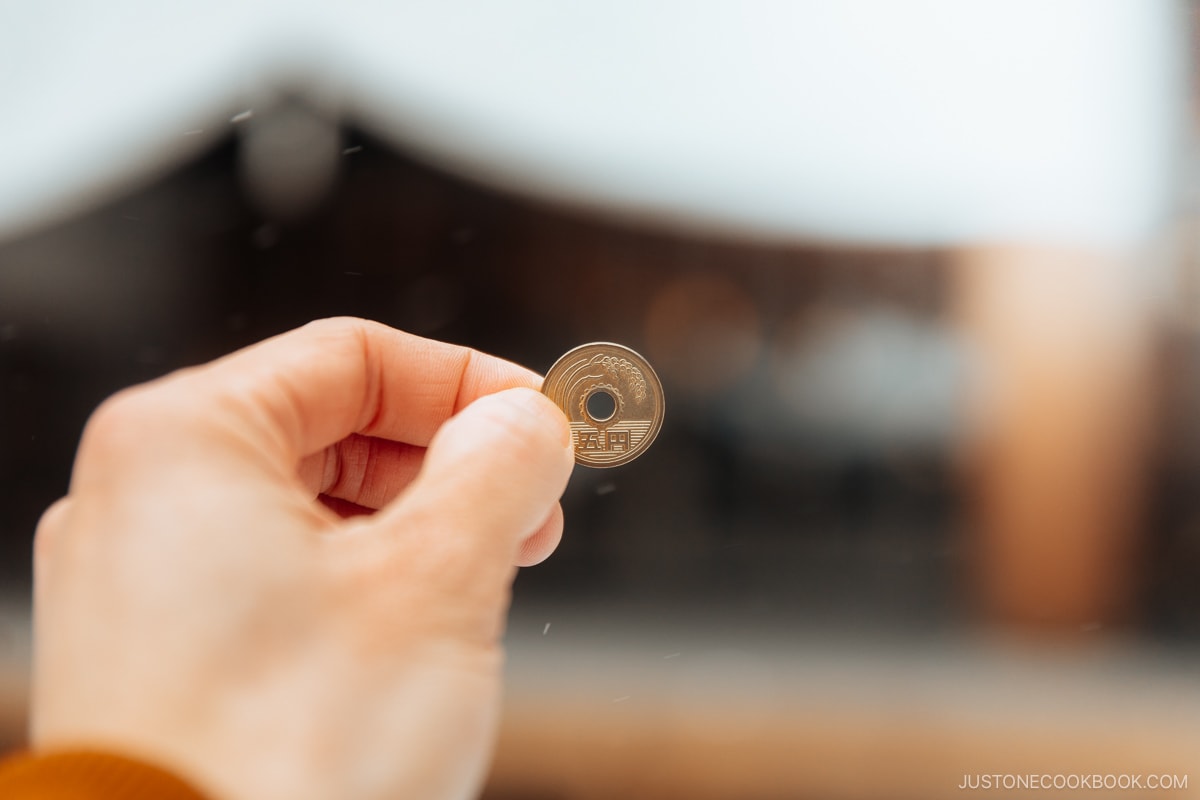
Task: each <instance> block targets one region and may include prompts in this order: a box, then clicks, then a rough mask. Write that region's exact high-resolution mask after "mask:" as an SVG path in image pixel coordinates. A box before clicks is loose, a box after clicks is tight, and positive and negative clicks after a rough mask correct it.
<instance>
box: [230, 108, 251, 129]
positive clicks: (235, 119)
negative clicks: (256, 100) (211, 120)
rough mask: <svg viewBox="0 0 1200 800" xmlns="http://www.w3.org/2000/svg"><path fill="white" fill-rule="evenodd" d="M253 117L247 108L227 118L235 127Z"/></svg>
mask: <svg viewBox="0 0 1200 800" xmlns="http://www.w3.org/2000/svg"><path fill="white" fill-rule="evenodd" d="M253 116H254V112H253V111H252V110H251V109H249V108H247V109H246V110H245V111H239V112H238V113H236V114H234V115H233V116H232V117H230V118H229V121H230V122H232V123H233V124H234V125H236V124H238V123H239V122H245V121H246V120H248V119H250V118H251V117H253Z"/></svg>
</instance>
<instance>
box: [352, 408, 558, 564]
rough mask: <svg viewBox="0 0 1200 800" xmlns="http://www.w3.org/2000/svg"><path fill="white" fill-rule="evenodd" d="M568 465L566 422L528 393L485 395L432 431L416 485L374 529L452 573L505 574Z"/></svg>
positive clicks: (549, 507)
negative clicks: (397, 534)
mask: <svg viewBox="0 0 1200 800" xmlns="http://www.w3.org/2000/svg"><path fill="white" fill-rule="evenodd" d="M574 463H575V459H574V453H573V450H572V447H571V430H570V427H569V426H568V424H567V419H566V417H565V416H564V415H563V413H562V412H561V411H560V410H559V409H558V407H557V406H555V405H554V403H553V402H551V401H550V400H549V399H548V398H546V397H545V396H544V395H542V394H541V393H539V392H536V391H534V390H532V389H508V390H505V391H502V392H497V393H495V394H490V395H485V396H484V397H481V398H479V399H478V400H476V401H474V402H473V403H471V404H470V405H468V406H467V407H466V408H464V409H463V410H462V411H460V412H459V413H458V414H456V415H455V416H454V417H452V418H450V419H449V420H448V421H447V422H446V423H445V424H444V425H442V427H441V428H440V429H439V430H438V432H437V434H436V435H435V436H434V437H433V440H432V441H431V442H430V444H429V449H428V451H427V452H426V454H425V461H424V464H423V466H422V467H421V472H420V473H419V474H418V475H417V478H416V480H414V481H413V483H412V484H411V485H410V486H409V488H408V490H407V491H406V492H405V494H404V496H403V497H402V498H401V499H400V501H399V502H398V503H396V504H394V506H393V507H391V508H388V509H386V510H385V511H384V512H382V514H381V515H377V517H376V522H378V523H380V524H382V525H383V526H384V527H385V528H387V529H391V530H403V531H407V532H411V533H414V534H416V538H417V541H410V542H409V544H412V545H417V546H418V547H419V548H420V549H421V550H422V551H434V552H437V553H441V554H443V555H445V554H448V553H452V554H453V557H454V558H455V559H456V560H460V561H466V562H468V563H459V564H456V570H455V571H456V572H459V573H460V574H462V573H463V572H467V573H469V572H473V571H475V570H474V569H472V567H476V568H478V567H484V568H486V567H488V566H490V567H492V568H493V569H495V568H502V569H503V570H505V571H507V570H508V569H510V568H511V565H512V564H513V562H514V560H515V559H516V557H517V552H518V549H519V547H520V543H521V541H522V540H523V539H525V538H526V537H528V536H529V535H530V534H532V533H534V532H535V531H537V530H538V529H539V528H540V527H541V525H542V523H544V522H545V521H546V518H547V517H548V516H549V515H550V514H551V512H552V511H553V510H554V508H555V505H556V504H557V502H558V499H559V497H560V496H561V495H562V493H563V490H564V489H565V488H566V485H567V480H568V479H569V478H570V475H571V469H572V467H573V466H574ZM380 516H382V519H381V518H380ZM402 536H404V538H405V539H409V538H410V536H409V533H406V534H402ZM418 542H419V544H418ZM405 549H408V548H405ZM409 552H410V554H412V551H411V550H410V551H409ZM423 555H427V556H428V555H431V553H429V552H425V553H423ZM434 560H435V561H438V560H440V559H436V558H435V559H434Z"/></svg>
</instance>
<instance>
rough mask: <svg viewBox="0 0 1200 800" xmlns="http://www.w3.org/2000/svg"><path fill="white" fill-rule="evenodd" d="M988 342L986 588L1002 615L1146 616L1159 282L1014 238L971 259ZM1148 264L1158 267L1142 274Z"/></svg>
mask: <svg viewBox="0 0 1200 800" xmlns="http://www.w3.org/2000/svg"><path fill="white" fill-rule="evenodd" d="M958 267H959V274H958V276H957V277H958V279H959V282H960V286H959V294H958V298H959V300H960V301H961V302H960V304H959V308H958V310H959V312H960V314H961V317H960V320H961V324H962V325H963V328H964V331H965V334H966V336H967V338H968V340H969V341H970V343H971V345H972V346H973V348H974V349H975V352H974V355H975V361H976V363H977V364H978V367H979V371H978V373H977V374H976V375H975V376H974V378H975V385H974V390H973V399H972V407H971V410H970V416H971V422H972V436H971V438H970V444H969V463H970V465H971V470H972V477H973V480H974V481H975V486H974V490H975V491H974V500H975V507H974V508H975V526H974V530H973V531H972V533H973V535H974V536H975V537H976V538H975V539H974V541H973V542H972V544H973V545H974V554H975V556H976V558H975V563H974V566H975V570H974V578H975V581H976V583H975V591H976V596H977V599H978V600H979V602H980V604H981V605H982V607H983V609H984V612H985V614H986V615H988V617H989V618H990V619H992V620H993V621H996V622H999V623H1001V624H1002V625H1008V626H1017V627H1025V628H1046V629H1051V630H1059V631H1064V630H1079V628H1080V627H1085V628H1086V627H1090V626H1091V625H1093V624H1096V623H1100V624H1107V623H1112V622H1119V621H1122V620H1124V619H1126V618H1127V617H1128V615H1129V614H1130V613H1131V612H1132V610H1133V608H1132V603H1133V592H1134V590H1135V580H1136V576H1137V574H1138V571H1139V565H1138V564H1137V558H1138V553H1139V547H1138V541H1137V538H1138V528H1139V523H1140V503H1141V494H1142V493H1141V487H1142V482H1143V481H1142V471H1143V466H1144V464H1143V449H1144V439H1145V432H1146V425H1145V423H1146V418H1147V415H1148V410H1149V403H1148V402H1147V400H1148V396H1147V395H1148V392H1149V384H1148V378H1149V370H1148V367H1149V348H1148V344H1149V342H1148V331H1147V325H1146V322H1147V316H1148V303H1147V300H1146V297H1147V292H1146V291H1145V289H1144V286H1143V285H1142V283H1141V281H1140V280H1139V277H1140V276H1139V274H1138V270H1137V267H1136V266H1135V265H1134V263H1133V261H1132V259H1131V257H1128V256H1122V255H1118V254H1114V253H1102V252H1089V251H1085V250H1071V249H1065V248H1062V249H1060V248H1051V247H1031V246H1001V247H988V248H975V249H970V250H966V251H963V252H962V253H961V254H960V255H959V264H958ZM1143 275H1144V273H1143Z"/></svg>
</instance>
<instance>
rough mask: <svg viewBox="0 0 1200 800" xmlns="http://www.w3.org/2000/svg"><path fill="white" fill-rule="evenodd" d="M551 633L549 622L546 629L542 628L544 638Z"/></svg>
mask: <svg viewBox="0 0 1200 800" xmlns="http://www.w3.org/2000/svg"><path fill="white" fill-rule="evenodd" d="M549 632H550V623H549V622H547V623H546V627H544V628H542V636H545V635H546V634H547V633H549Z"/></svg>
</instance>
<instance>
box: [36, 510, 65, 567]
mask: <svg viewBox="0 0 1200 800" xmlns="http://www.w3.org/2000/svg"><path fill="white" fill-rule="evenodd" d="M66 510H67V499H66V498H65V497H64V498H62V499H60V500H58V501H57V502H55V503H54V504H53V505H52V506H50V507H49V508H47V509H46V511H45V512H44V513H43V514H42V517H41V519H40V520H38V524H37V528H36V530H34V533H33V558H34V561H35V563H36V562H46V561H48V560H49V559H50V558H51V557H52V556H53V554H54V552H55V551H56V550H57V549H58V541H59V540H60V539H61V538H62V530H63V525H62V518H63V515H64V514H65V513H66Z"/></svg>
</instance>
